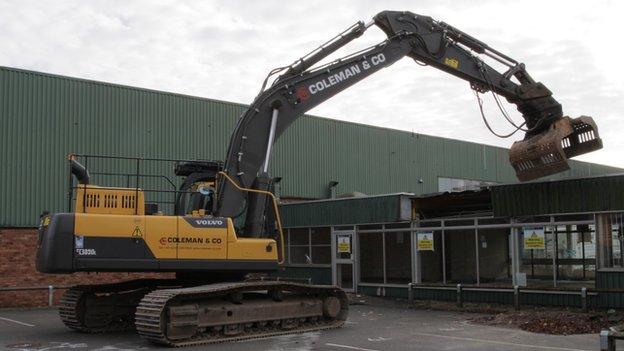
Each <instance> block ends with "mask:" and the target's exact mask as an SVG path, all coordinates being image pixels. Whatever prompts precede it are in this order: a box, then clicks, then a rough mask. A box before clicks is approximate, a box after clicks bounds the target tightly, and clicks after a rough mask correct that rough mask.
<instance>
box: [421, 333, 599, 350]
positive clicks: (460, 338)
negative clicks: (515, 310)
mask: <svg viewBox="0 0 624 351" xmlns="http://www.w3.org/2000/svg"><path fill="white" fill-rule="evenodd" d="M413 334H416V335H422V336H433V337H438V338H446V339H454V340H462V341H475V342H483V343H490V344H499V345H507V346H518V347H530V348H534V349H543V350H562V351H591V350H586V349H570V348H567V347H555V346H540V345H529V344H517V343H514V342H505V341H496V340H487V339H475V338H462V337H459V336H450V335H439V334H428V333H413Z"/></svg>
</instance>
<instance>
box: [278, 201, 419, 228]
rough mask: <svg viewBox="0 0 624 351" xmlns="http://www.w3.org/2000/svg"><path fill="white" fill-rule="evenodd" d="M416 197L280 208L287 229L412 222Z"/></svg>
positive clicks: (314, 202)
mask: <svg viewBox="0 0 624 351" xmlns="http://www.w3.org/2000/svg"><path fill="white" fill-rule="evenodd" d="M411 196H412V194H390V195H381V196H367V197H356V198H349V199H327V200H319V201H305V202H298V203H292V204H284V205H281V206H280V213H281V215H282V219H283V225H284V227H287V228H290V227H311V226H337V225H347V224H366V223H390V222H401V221H408V220H410V217H411V210H412V207H411V203H410V198H411Z"/></svg>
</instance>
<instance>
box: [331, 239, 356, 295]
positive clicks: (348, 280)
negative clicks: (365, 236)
mask: <svg viewBox="0 0 624 351" xmlns="http://www.w3.org/2000/svg"><path fill="white" fill-rule="evenodd" d="M332 252H333V254H332V282H333V284H334V285H337V286H339V287H341V288H342V289H343V290H345V291H350V292H355V286H356V284H355V268H354V267H355V231H353V230H334V231H332Z"/></svg>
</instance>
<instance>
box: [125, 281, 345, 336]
mask: <svg viewBox="0 0 624 351" xmlns="http://www.w3.org/2000/svg"><path fill="white" fill-rule="evenodd" d="M347 313H348V300H347V296H346V294H345V293H344V291H342V290H341V289H339V288H337V287H333V286H320V285H307V284H300V283H293V282H285V281H254V282H238V283H218V284H210V285H202V286H196V287H190V288H179V289H159V290H155V291H152V292H150V293H148V294H147V295H145V297H144V298H143V299H142V300H141V302H140V304H139V306H138V307H137V311H136V322H135V325H136V328H137V331H138V332H139V334H140V335H141V336H142V337H143V338H145V339H147V340H149V341H151V342H153V343H157V344H163V345H168V346H175V347H178V346H190V345H199V344H214V343H222V342H230V341H238V340H245V339H254V338H263V337H269V336H275V335H283V334H292V333H302V332H308V331H315V330H321V329H330V328H337V327H340V326H342V325H343V324H344V322H345V320H346V318H347Z"/></svg>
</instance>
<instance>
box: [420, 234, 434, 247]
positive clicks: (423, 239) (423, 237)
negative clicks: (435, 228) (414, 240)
mask: <svg viewBox="0 0 624 351" xmlns="http://www.w3.org/2000/svg"><path fill="white" fill-rule="evenodd" d="M433 250H434V249H433V232H427V233H418V251H433Z"/></svg>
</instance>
